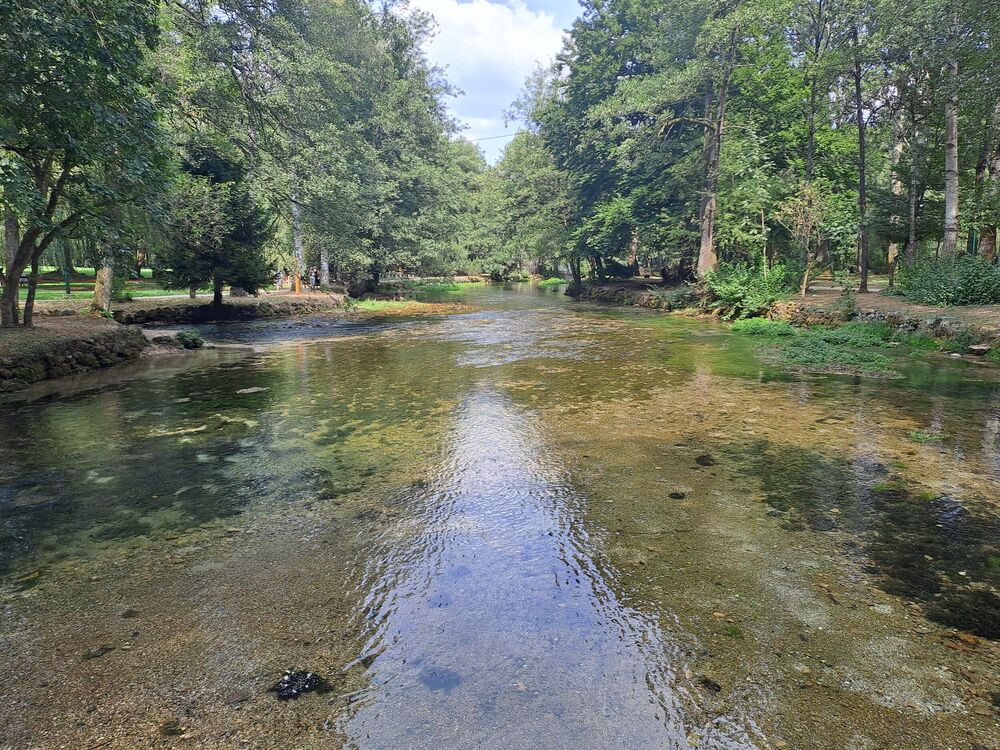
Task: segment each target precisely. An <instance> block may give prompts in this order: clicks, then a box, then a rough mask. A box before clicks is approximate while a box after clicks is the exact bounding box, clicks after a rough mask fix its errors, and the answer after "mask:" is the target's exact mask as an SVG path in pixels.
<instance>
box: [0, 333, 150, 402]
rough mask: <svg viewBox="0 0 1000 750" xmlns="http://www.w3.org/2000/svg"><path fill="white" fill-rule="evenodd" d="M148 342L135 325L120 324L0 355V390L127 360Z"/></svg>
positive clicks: (11, 389) (133, 356) (22, 386)
mask: <svg viewBox="0 0 1000 750" xmlns="http://www.w3.org/2000/svg"><path fill="white" fill-rule="evenodd" d="M148 345H149V340H148V339H147V338H146V337H145V336H144V335H143V333H142V331H140V330H139V329H138V328H130V327H127V326H120V327H116V328H112V329H110V330H104V331H101V332H99V333H95V334H93V335H92V336H86V337H82V338H77V339H64V340H61V341H53V342H52V343H51V344H50V345H48V346H46V347H44V348H41V349H38V350H35V351H32V352H31V353H30V354H24V355H15V356H7V357H0V392H9V391H17V390H21V389H22V388H27V387H28V386H29V385H31V384H32V383H37V382H38V381H40V380H47V379H49V378H60V377H63V376H64V375H75V374H77V373H82V372H89V371H90V370H99V369H101V368H102V367H111V366H112V365H117V364H119V363H121V362H129V361H131V360H134V359H138V357H139V355H140V354H142V350H143V349H145V348H146V347H147V346H148Z"/></svg>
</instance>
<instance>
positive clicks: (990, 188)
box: [979, 144, 1000, 263]
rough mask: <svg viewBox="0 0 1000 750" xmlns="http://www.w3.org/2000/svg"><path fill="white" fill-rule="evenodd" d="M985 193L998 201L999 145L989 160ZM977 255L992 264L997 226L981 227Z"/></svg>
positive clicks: (994, 258) (995, 254)
mask: <svg viewBox="0 0 1000 750" xmlns="http://www.w3.org/2000/svg"><path fill="white" fill-rule="evenodd" d="M985 189H986V191H987V193H988V194H989V196H990V197H991V199H992V200H993V201H996V200H997V199H1000V144H994V146H993V152H992V153H991V154H990V158H989V177H988V179H987V185H986V188H985ZM979 254H980V255H981V256H982V257H983V260H985V261H986V262H987V263H993V262H994V261H995V260H996V257H997V225H996V224H987V225H986V226H984V227H983V233H982V236H981V237H980V239H979Z"/></svg>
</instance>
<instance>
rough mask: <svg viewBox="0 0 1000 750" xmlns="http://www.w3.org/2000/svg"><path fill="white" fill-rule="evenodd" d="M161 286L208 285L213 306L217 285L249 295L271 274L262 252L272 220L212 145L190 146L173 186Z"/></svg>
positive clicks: (229, 159)
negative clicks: (210, 287) (234, 288)
mask: <svg viewBox="0 0 1000 750" xmlns="http://www.w3.org/2000/svg"><path fill="white" fill-rule="evenodd" d="M172 209H173V210H172V212H171V213H172V217H173V218H172V222H171V225H170V238H171V241H170V243H169V244H168V246H167V248H166V250H165V251H164V254H163V261H164V263H166V265H167V270H166V273H165V277H164V281H165V283H166V284H167V286H168V287H173V288H182V289H183V288H199V287H202V286H205V285H207V284H208V283H211V285H212V288H213V299H212V303H213V304H214V305H217V306H218V305H221V304H222V291H223V286H224V285H226V284H230V285H232V286H235V287H239V288H240V289H243V290H245V291H246V292H248V293H250V294H255V293H256V292H257V290H258V289H260V287H262V286H264V285H265V284H266V283H267V282H268V280H269V279H270V277H271V274H272V273H273V266H272V265H271V263H270V261H269V260H268V258H267V257H266V255H265V253H264V248H265V245H266V243H267V242H268V241H269V240H270V238H271V236H272V234H273V221H272V219H271V217H270V216H268V214H267V213H266V211H265V210H264V208H263V207H262V206H261V205H260V204H259V202H258V201H257V199H256V198H255V197H254V196H253V194H252V193H251V192H250V189H249V186H248V185H247V183H246V174H245V171H244V166H243V164H242V163H241V162H240V160H239V159H238V157H235V156H234V155H232V154H227V153H225V152H224V150H223V149H221V148H219V147H218V146H217V145H215V144H196V145H193V146H192V147H190V149H189V152H188V154H187V158H186V159H185V161H184V168H183V175H182V176H181V177H180V178H179V180H178V185H177V186H176V192H175V200H174V205H173V207H172Z"/></svg>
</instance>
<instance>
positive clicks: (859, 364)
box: [732, 318, 1000, 377]
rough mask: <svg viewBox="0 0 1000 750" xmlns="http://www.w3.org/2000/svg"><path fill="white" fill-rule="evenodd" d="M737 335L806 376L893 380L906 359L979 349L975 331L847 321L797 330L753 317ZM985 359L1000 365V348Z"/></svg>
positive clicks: (985, 352) (984, 354)
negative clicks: (941, 333) (941, 332)
mask: <svg viewBox="0 0 1000 750" xmlns="http://www.w3.org/2000/svg"><path fill="white" fill-rule="evenodd" d="M732 328H733V331H734V332H736V333H740V334H743V335H746V336H752V337H753V338H754V339H756V340H757V342H759V345H760V349H761V351H762V352H763V353H764V354H765V356H767V358H769V359H771V360H773V361H775V362H777V363H778V364H781V365H782V366H784V367H786V368H788V369H791V370H797V371H801V372H817V373H839V374H861V375H868V376H877V377H892V376H894V375H896V374H898V370H899V367H900V362H901V360H900V358H899V357H894V356H890V355H889V352H890V351H892V350H897V351H901V352H902V353H905V355H906V356H909V357H921V356H924V355H926V354H928V353H933V352H941V353H950V354H956V355H957V354H965V353H967V352H968V351H969V349H970V347H976V346H979V345H978V344H976V343H973V342H974V341H975V337H974V336H973V334H971V333H970V332H969V331H960V332H958V333H956V334H955V335H953V336H950V337H947V338H935V337H933V336H931V335H928V334H927V333H922V332H919V331H916V332H910V331H905V330H902V329H899V328H896V327H894V326H892V325H890V324H889V323H886V322H865V321H847V322H845V323H843V324H841V325H838V326H819V325H815V326H810V327H796V326H793V325H791V324H790V323H787V322H785V321H779V320H767V319H764V318H747V319H745V320H738V321H736V322H735V323H733V326H732ZM976 356H981V357H982V358H984V359H986V360H989V361H992V362H1000V349H989V350H986V349H983V350H982V354H981V355H976Z"/></svg>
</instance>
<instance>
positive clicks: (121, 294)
mask: <svg viewBox="0 0 1000 750" xmlns="http://www.w3.org/2000/svg"><path fill="white" fill-rule="evenodd" d="M111 300H112V301H113V302H131V301H132V292H130V291H128V290H127V289H126V288H125V279H123V278H122V277H121V276H112V277H111Z"/></svg>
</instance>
